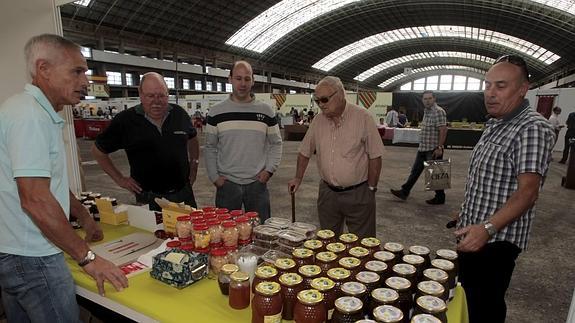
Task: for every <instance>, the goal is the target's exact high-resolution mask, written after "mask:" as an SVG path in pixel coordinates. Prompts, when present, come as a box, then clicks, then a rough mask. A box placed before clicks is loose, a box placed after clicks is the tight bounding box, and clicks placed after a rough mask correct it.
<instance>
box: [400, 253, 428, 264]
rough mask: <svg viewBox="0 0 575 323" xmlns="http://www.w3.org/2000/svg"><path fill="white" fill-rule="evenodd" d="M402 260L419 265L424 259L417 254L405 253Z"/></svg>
mask: <svg viewBox="0 0 575 323" xmlns="http://www.w3.org/2000/svg"><path fill="white" fill-rule="evenodd" d="M403 261H405V262H406V263H408V264H410V265H420V264H422V263H423V262H424V261H425V259H423V257H422V256H418V255H405V256H403Z"/></svg>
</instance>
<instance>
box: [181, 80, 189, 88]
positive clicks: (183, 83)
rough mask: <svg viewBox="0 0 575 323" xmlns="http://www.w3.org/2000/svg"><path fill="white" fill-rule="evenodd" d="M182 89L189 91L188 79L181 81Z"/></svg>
mask: <svg viewBox="0 0 575 323" xmlns="http://www.w3.org/2000/svg"><path fill="white" fill-rule="evenodd" d="M182 88H183V89H184V90H189V89H190V79H183V80H182Z"/></svg>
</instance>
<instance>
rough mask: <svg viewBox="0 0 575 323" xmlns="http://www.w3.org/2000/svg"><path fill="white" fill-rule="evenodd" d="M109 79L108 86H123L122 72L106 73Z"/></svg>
mask: <svg viewBox="0 0 575 323" xmlns="http://www.w3.org/2000/svg"><path fill="white" fill-rule="evenodd" d="M106 76H107V77H108V84H110V85H122V73H120V72H106Z"/></svg>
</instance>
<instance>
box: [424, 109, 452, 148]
mask: <svg viewBox="0 0 575 323" xmlns="http://www.w3.org/2000/svg"><path fill="white" fill-rule="evenodd" d="M441 126H447V116H446V114H445V110H443V108H441V107H440V106H438V105H437V104H434V105H433V106H432V107H431V108H429V109H425V113H424V115H423V120H422V121H421V135H420V138H419V148H418V149H417V150H418V151H430V150H434V149H435V148H437V146H439V127H441Z"/></svg>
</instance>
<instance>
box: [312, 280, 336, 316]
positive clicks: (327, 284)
mask: <svg viewBox="0 0 575 323" xmlns="http://www.w3.org/2000/svg"><path fill="white" fill-rule="evenodd" d="M310 285H311V287H312V288H313V289H316V290H318V291H319V292H320V293H321V294H322V295H323V302H324V304H325V309H326V311H327V312H326V315H327V319H328V320H330V319H331V316H332V314H333V308H334V305H333V304H334V302H335V299H336V294H335V290H334V287H335V283H334V282H333V280H331V279H329V278H327V277H319V278H315V279H313V280H312V281H311V284H310Z"/></svg>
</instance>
